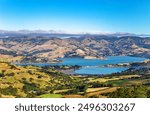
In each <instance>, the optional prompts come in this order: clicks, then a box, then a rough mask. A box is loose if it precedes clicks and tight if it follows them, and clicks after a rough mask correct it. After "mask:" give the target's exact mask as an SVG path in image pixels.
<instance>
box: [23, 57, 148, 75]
mask: <svg viewBox="0 0 150 115" xmlns="http://www.w3.org/2000/svg"><path fill="white" fill-rule="evenodd" d="M145 59H146V58H140V57H130V56H110V57H107V59H106V60H99V59H93V60H87V59H83V58H62V59H61V60H62V62H61V63H55V64H51V63H42V64H32V65H36V66H48V65H80V66H83V67H82V68H80V69H79V70H76V71H75V72H76V73H77V74H111V73H116V72H121V71H123V70H126V69H128V68H122V67H121V68H120V67H118V68H108V67H100V66H102V65H106V64H118V63H129V62H139V61H143V60H145ZM22 65H23V64H22ZM25 65H27V64H25ZM29 65H31V64H29Z"/></svg>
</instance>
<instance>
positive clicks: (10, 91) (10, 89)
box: [0, 86, 17, 96]
mask: <svg viewBox="0 0 150 115" xmlns="http://www.w3.org/2000/svg"><path fill="white" fill-rule="evenodd" d="M0 93H1V94H4V95H14V96H15V95H17V88H13V87H12V86H9V87H7V88H2V89H0Z"/></svg>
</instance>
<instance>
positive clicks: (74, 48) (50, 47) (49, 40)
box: [0, 35, 150, 61]
mask: <svg viewBox="0 0 150 115" xmlns="http://www.w3.org/2000/svg"><path fill="white" fill-rule="evenodd" d="M0 54H1V55H11V56H24V57H28V58H33V57H34V58H39V59H40V58H41V59H44V60H45V61H46V60H49V59H55V58H58V57H73V56H79V57H85V56H93V57H97V58H99V57H103V56H113V55H133V56H141V57H150V38H148V37H147V38H142V37H134V36H125V37H115V36H100V35H99V36H96V35H86V36H81V37H79V38H75V37H72V38H68V39H60V38H54V37H44V36H43V37H42V36H23V37H8V38H0Z"/></svg>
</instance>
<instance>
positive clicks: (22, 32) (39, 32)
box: [0, 30, 150, 36]
mask: <svg viewBox="0 0 150 115" xmlns="http://www.w3.org/2000/svg"><path fill="white" fill-rule="evenodd" d="M47 34H64V35H87V34H90V35H109V36H150V35H147V34H140V35H137V34H133V33H125V32H115V33H112V32H76V33H73V32H72V33H71V32H66V31H63V30H47V31H45V30H18V31H10V30H9V31H8V30H0V35H1V36H2V35H3V36H4V35H47Z"/></svg>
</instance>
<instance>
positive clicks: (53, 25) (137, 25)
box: [0, 0, 150, 34]
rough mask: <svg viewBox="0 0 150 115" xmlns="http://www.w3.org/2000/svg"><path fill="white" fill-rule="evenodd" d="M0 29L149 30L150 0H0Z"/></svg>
mask: <svg viewBox="0 0 150 115" xmlns="http://www.w3.org/2000/svg"><path fill="white" fill-rule="evenodd" d="M0 29H5V30H20V29H29V30H36V29H43V30H51V29H54V30H65V31H69V32H93V31H99V32H129V33H138V34H150V0H0Z"/></svg>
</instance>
